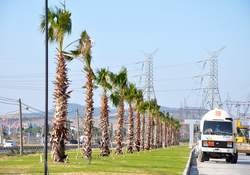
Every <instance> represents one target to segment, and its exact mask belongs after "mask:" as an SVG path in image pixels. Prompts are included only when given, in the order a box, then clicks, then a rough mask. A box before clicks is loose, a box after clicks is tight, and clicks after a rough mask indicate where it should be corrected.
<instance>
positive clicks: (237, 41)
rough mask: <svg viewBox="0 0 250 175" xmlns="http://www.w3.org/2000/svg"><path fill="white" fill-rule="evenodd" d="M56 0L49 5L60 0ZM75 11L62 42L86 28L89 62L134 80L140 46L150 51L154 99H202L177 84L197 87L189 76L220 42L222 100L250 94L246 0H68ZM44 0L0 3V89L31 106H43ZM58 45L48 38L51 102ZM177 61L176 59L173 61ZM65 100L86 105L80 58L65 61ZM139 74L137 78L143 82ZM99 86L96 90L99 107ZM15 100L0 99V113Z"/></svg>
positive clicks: (249, 7) (249, 5) (169, 102)
mask: <svg viewBox="0 0 250 175" xmlns="http://www.w3.org/2000/svg"><path fill="white" fill-rule="evenodd" d="M59 2H61V1H56V0H54V1H53V2H49V4H50V5H49V6H50V7H53V6H54V5H59ZM66 6H67V8H68V9H69V10H70V11H71V12H72V23H73V28H72V34H71V35H70V36H67V37H66V39H65V44H67V43H69V42H70V41H72V40H74V39H76V38H78V36H79V35H80V33H81V31H82V30H85V29H86V30H87V31H88V32H89V34H90V36H91V37H92V38H93V40H94V43H95V44H94V48H93V66H94V68H95V69H97V68H100V67H107V66H109V69H110V70H112V71H117V70H119V68H120V65H125V66H127V68H128V71H129V77H130V80H131V81H132V82H136V83H137V84H138V82H139V78H138V76H137V75H139V74H142V70H141V65H139V64H134V63H135V62H137V61H142V60H144V59H145V53H150V52H152V51H154V50H155V49H158V51H157V53H156V54H155V55H154V78H155V81H154V85H155V91H156V96H157V99H158V102H159V103H160V104H161V105H163V106H172V107H179V106H180V105H183V99H184V98H185V99H186V104H187V105H189V106H199V105H200V101H201V97H200V92H198V91H188V90H185V91H184V90H183V91H179V90H178V89H193V88H199V87H200V80H199V79H194V78H192V77H193V76H196V75H199V74H203V73H204V70H202V65H201V64H198V63H196V62H197V61H198V60H201V59H205V58H206V57H207V53H208V51H213V50H216V49H218V48H220V47H222V46H226V49H225V50H224V51H223V52H222V53H221V54H220V56H219V58H218V59H219V88H220V92H221V96H222V99H223V100H225V98H226V95H227V93H229V94H230V96H231V98H232V99H235V100H244V99H246V97H247V94H248V93H250V76H249V75H250V69H249V67H250V1H247V0H238V1H232V0H229V1H228V0H221V1H216V0H211V1H195V0H192V1H191V0H188V1H164V0H162V1H161V0H154V1H149V0H147V1H146V0H138V1H132V0H126V1H119V2H118V1H114V0H113V1H111V0H106V1H82V0H81V1H80V0H67V1H66ZM43 9H44V2H43V1H42V0H36V1H34V0H26V1H19V0H5V1H1V2H0V24H1V27H0V53H1V54H0V96H2V97H9V98H15V99H16V98H19V97H21V98H22V99H23V101H24V102H26V103H27V104H30V105H32V106H34V107H37V108H40V109H43V108H44V103H43V100H44V91H43V87H44V78H43V75H44V53H43V52H44V45H43V44H44V36H43V35H42V34H41V33H40V30H39V23H40V19H41V14H42V13H43ZM55 54H56V51H55V45H54V44H51V45H50V55H49V56H50V68H49V69H50V92H49V93H50V107H52V106H53V96H52V94H53V83H52V82H53V80H54V72H55V63H56V60H55ZM172 65H178V66H172ZM68 67H69V77H70V79H71V80H72V82H71V86H70V89H72V90H74V91H73V93H72V97H71V99H70V100H69V102H74V103H80V104H84V94H83V91H82V90H81V86H82V85H83V83H84V74H83V73H82V72H81V70H82V63H81V62H80V61H78V60H75V61H73V62H70V63H68ZM142 85H143V81H142V82H141V83H140V84H138V86H142ZM99 97H100V91H98V90H96V91H95V106H99ZM15 109H16V106H10V105H5V104H0V113H5V112H8V111H11V110H15Z"/></svg>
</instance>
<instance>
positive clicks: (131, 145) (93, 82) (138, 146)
mask: <svg viewBox="0 0 250 175" xmlns="http://www.w3.org/2000/svg"><path fill="white" fill-rule="evenodd" d="M48 20H49V30H48V31H49V33H48V34H49V41H51V42H56V43H57V67H56V79H55V90H54V99H55V114H54V120H53V126H52V131H51V139H50V142H51V146H52V158H53V160H54V161H55V162H64V161H65V159H66V157H67V155H66V154H65V140H67V136H68V130H67V128H66V121H67V101H68V98H69V97H70V92H71V91H69V90H68V87H69V80H68V78H67V64H66V61H67V60H73V59H82V60H83V63H84V70H85V78H86V83H85V86H84V88H85V91H86V96H85V104H86V105H85V106H86V107H85V114H84V141H83V154H84V157H85V158H86V159H88V160H89V161H90V160H91V159H92V145H91V144H92V135H93V133H92V130H93V110H94V108H93V103H94V101H93V89H94V86H98V87H100V88H101V89H102V97H101V114H100V129H101V136H102V137H101V145H100V149H101V153H100V155H101V156H109V155H110V153H111V150H110V138H109V136H110V134H109V105H108V104H109V101H110V102H111V103H112V104H113V105H114V106H115V107H116V108H117V130H116V133H115V145H116V148H115V153H116V154H118V155H119V154H123V152H124V149H123V147H124V143H123V141H124V140H125V137H124V135H123V129H124V128H125V123H124V120H125V105H126V104H127V106H128V120H127V121H128V126H127V137H126V138H127V143H126V145H127V147H126V149H127V152H128V153H133V152H134V151H141V150H149V149H153V148H160V147H167V146H170V145H176V144H178V135H179V133H178V132H179V128H180V125H179V123H178V121H177V120H174V119H173V118H172V117H170V116H169V114H168V113H163V112H161V111H160V106H159V105H158V104H157V101H156V100H155V99H154V100H149V101H144V98H143V92H142V90H139V89H137V88H136V86H135V85H134V84H133V83H130V82H129V81H128V77H127V70H126V69H125V68H122V69H121V70H120V71H119V72H118V73H113V72H110V71H108V70H107V69H104V68H102V69H100V70H98V71H97V72H96V73H94V71H93V69H92V66H91V61H92V56H91V48H92V42H91V39H90V37H89V35H88V33H87V32H86V31H83V32H82V33H81V35H80V37H79V39H77V40H76V42H78V43H77V45H76V47H75V49H72V50H70V51H66V48H67V47H68V46H69V45H68V46H67V47H64V38H65V36H66V35H67V34H70V33H71V28H72V22H71V13H70V12H69V11H68V10H66V8H65V6H64V8H62V9H61V8H54V9H53V8H50V9H49V10H48ZM40 26H41V31H42V32H44V31H45V18H44V17H43V18H42V21H41V25H40ZM76 42H72V43H74V44H75V43H76ZM134 113H135V115H134ZM134 116H135V118H134ZM134 119H135V121H134ZM134 124H135V126H134Z"/></svg>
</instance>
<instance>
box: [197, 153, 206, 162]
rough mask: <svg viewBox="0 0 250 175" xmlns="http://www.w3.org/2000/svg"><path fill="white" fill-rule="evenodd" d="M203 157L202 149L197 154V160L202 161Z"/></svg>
mask: <svg viewBox="0 0 250 175" xmlns="http://www.w3.org/2000/svg"><path fill="white" fill-rule="evenodd" d="M205 158H206V156H205V153H204V152H202V151H200V152H199V154H198V160H199V161H200V162H204V161H205Z"/></svg>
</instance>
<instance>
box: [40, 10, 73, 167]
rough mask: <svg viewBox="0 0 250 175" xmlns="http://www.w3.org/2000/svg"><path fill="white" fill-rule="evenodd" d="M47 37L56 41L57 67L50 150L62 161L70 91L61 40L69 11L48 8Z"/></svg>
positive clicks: (68, 23) (67, 29)
mask: <svg viewBox="0 0 250 175" xmlns="http://www.w3.org/2000/svg"><path fill="white" fill-rule="evenodd" d="M48 22H49V24H48V26H49V28H48V38H49V41H51V42H56V43H57V67H56V80H55V90H54V98H55V114H54V121H53V126H52V132H51V139H50V142H51V145H52V148H51V152H52V158H53V160H54V161H55V162H64V161H65V159H66V157H67V155H65V140H66V139H67V135H68V131H67V128H66V121H67V101H68V98H69V94H70V92H69V91H68V86H69V81H68V77H67V67H66V58H67V57H65V56H64V51H63V41H64V37H65V35H66V34H70V33H71V26H72V24H71V13H70V12H69V11H68V10H66V9H65V7H64V9H60V8H57V7H56V8H55V9H53V8H50V9H48ZM40 28H41V31H42V32H45V16H43V17H42V21H41V24H40Z"/></svg>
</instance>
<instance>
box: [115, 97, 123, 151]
mask: <svg viewBox="0 0 250 175" xmlns="http://www.w3.org/2000/svg"><path fill="white" fill-rule="evenodd" d="M123 121H124V99H123V98H122V99H121V100H120V103H119V106H118V123H117V131H116V137H115V140H116V150H115V153H116V154H122V153H123V152H122V140H123V137H122V129H123Z"/></svg>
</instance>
